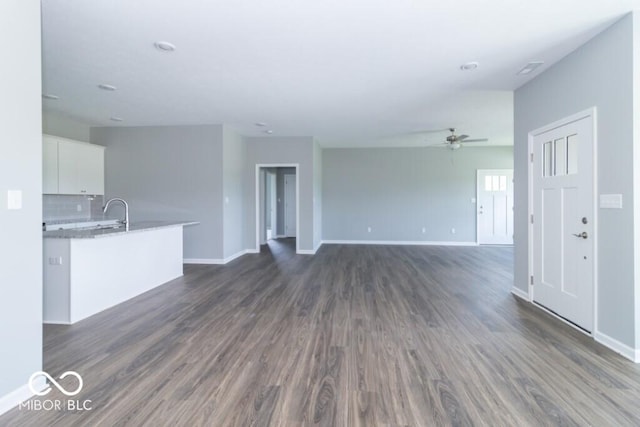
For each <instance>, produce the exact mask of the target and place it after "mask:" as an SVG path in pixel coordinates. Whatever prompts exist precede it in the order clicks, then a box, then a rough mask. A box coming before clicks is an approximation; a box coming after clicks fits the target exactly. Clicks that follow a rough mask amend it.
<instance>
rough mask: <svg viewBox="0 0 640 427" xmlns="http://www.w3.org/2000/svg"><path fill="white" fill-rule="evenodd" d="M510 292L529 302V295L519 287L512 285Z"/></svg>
mask: <svg viewBox="0 0 640 427" xmlns="http://www.w3.org/2000/svg"><path fill="white" fill-rule="evenodd" d="M511 293H512V294H513V295H515V296H517V297H518V298H521V299H523V300H525V301H527V302H531V297H530V296H529V293H528V292H525V291H523V290H522V289H520V288H516V287H515V286H513V287H512V288H511Z"/></svg>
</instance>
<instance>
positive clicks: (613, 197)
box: [600, 194, 622, 209]
mask: <svg viewBox="0 0 640 427" xmlns="http://www.w3.org/2000/svg"><path fill="white" fill-rule="evenodd" d="M600 208H601V209H622V194H601V195H600Z"/></svg>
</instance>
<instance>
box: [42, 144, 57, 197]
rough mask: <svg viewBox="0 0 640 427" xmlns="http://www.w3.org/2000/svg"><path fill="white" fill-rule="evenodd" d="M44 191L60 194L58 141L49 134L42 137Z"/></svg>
mask: <svg viewBox="0 0 640 427" xmlns="http://www.w3.org/2000/svg"><path fill="white" fill-rule="evenodd" d="M42 192H43V193H44V194H58V141H57V140H56V139H55V138H54V137H52V136H49V135H44V136H43V137H42Z"/></svg>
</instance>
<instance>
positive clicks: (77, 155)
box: [43, 135, 104, 195]
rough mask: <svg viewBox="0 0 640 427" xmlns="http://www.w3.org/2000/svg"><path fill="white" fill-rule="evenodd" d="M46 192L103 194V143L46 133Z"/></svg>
mask: <svg viewBox="0 0 640 427" xmlns="http://www.w3.org/2000/svg"><path fill="white" fill-rule="evenodd" d="M43 179H44V181H43V193H45V194H90V195H104V147H102V146H100V145H94V144H88V143H85V142H79V141H73V140H70V139H65V138H58V137H52V136H49V135H44V136H43Z"/></svg>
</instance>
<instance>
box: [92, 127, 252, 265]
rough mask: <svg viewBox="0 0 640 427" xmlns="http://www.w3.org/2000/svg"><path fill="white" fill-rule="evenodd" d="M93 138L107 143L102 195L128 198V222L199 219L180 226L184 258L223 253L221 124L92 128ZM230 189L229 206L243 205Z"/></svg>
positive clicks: (207, 257)
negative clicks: (196, 223) (129, 218)
mask: <svg viewBox="0 0 640 427" xmlns="http://www.w3.org/2000/svg"><path fill="white" fill-rule="evenodd" d="M91 142H92V143H95V144H101V145H104V146H106V147H107V149H106V150H105V175H106V182H105V191H106V195H105V197H107V198H108V197H122V198H124V199H125V200H127V201H128V202H129V204H130V215H131V221H133V222H135V221H141V220H193V221H199V222H200V224H199V225H196V226H190V227H185V229H184V256H185V258H192V259H222V258H223V257H224V248H223V215H224V209H223V203H222V201H223V197H224V196H223V192H224V189H223V168H222V158H223V127H222V126H221V125H210V126H155V127H130V128H92V129H91ZM237 154H238V153H235V152H234V153H232V154H231V155H230V156H229V157H230V158H232V157H233V158H235V157H236V155H237ZM234 161H235V160H234ZM227 172H228V173H229V175H230V176H231V175H234V174H237V171H236V168H235V167H230V168H229V169H228V170H227ZM228 191H229V199H230V201H231V200H233V205H231V203H230V205H229V210H230V211H231V210H238V209H242V207H241V205H240V203H241V200H240V199H239V198H238V197H237V194H236V193H237V188H235V187H234V186H230V187H229V188H228ZM230 233H232V234H237V233H238V231H237V230H235V229H234V230H233V231H230ZM232 250H233V248H232V247H231V246H229V251H232Z"/></svg>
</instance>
